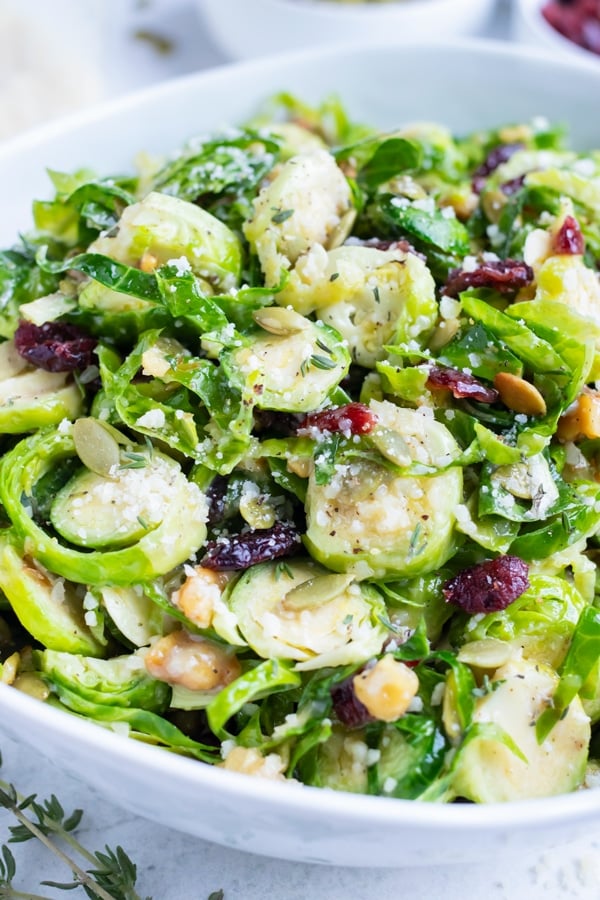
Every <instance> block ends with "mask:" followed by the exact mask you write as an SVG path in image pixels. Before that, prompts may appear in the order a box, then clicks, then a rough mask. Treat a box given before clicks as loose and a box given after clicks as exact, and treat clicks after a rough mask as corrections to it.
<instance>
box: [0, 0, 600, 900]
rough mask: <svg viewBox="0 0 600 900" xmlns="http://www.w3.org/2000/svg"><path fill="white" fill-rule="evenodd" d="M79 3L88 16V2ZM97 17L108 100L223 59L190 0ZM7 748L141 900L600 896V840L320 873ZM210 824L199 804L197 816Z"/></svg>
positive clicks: (53, 865)
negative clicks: (135, 810) (239, 847)
mask: <svg viewBox="0 0 600 900" xmlns="http://www.w3.org/2000/svg"><path fill="white" fill-rule="evenodd" d="M37 2H40V0H37ZM81 2H82V3H89V4H90V9H91V6H92V0H81ZM473 2H477V0H473ZM249 3H251V0H249ZM95 9H96V12H95V15H96V16H99V18H98V21H99V22H101V23H102V28H103V29H105V30H104V31H103V39H102V42H101V46H100V65H101V67H102V72H103V77H104V82H103V92H104V94H105V95H106V96H110V95H114V94H117V93H120V92H122V91H124V90H128V89H130V88H135V87H139V86H141V85H143V84H147V83H150V82H153V81H157V80H160V79H161V78H166V77H172V76H174V75H177V74H180V73H183V72H187V71H192V70H193V69H196V68H206V67H208V66H211V65H215V64H218V63H220V62H223V61H225V60H224V58H223V56H222V54H221V53H220V52H219V50H218V48H216V47H215V46H214V45H213V44H212V43H211V41H210V39H209V38H208V36H207V35H206V34H205V33H204V31H203V29H202V25H201V21H200V20H199V19H198V17H197V15H196V12H195V9H194V8H193V4H192V3H191V2H187V0H154V2H144V0H98V3H97V4H95ZM140 30H142V31H147V32H150V33H151V34H152V33H154V34H156V35H159V36H160V37H162V38H166V39H168V40H169V41H170V42H171V51H170V52H168V53H165V54H160V53H158V52H157V50H156V49H155V47H154V46H153V45H152V43H151V42H150V41H149V40H148V39H147V37H146V38H140V37H139V35H138V37H134V33H135V32H136V31H137V32H139V31H140ZM490 34H492V35H494V36H498V37H505V36H506V35H507V34H508V27H507V9H506V7H502V6H501V7H500V9H499V12H498V17H497V20H496V22H495V23H494V25H493V27H492V29H491V30H490ZM0 749H1V750H2V754H3V759H4V764H3V769H2V772H0V776H1V777H3V778H4V779H5V780H8V781H11V782H13V783H15V785H16V786H17V788H18V789H19V790H20V791H21V792H22V793H23V794H29V793H32V792H37V793H38V795H39V797H40V798H42V797H46V796H49V795H50V794H52V793H54V794H56V795H57V796H58V797H59V799H60V800H61V802H62V803H63V805H64V806H65V808H67V809H71V808H75V807H81V808H83V809H84V810H85V815H84V818H83V821H82V824H81V826H80V828H79V835H80V838H81V841H82V843H84V844H85V845H86V846H87V847H88V848H90V849H94V850H95V849H102V848H103V847H104V846H105V845H106V844H108V845H109V846H111V847H114V846H116V845H118V844H119V845H122V846H123V847H124V848H125V850H126V851H127V852H128V853H129V855H130V856H131V858H132V859H133V860H134V861H135V863H136V864H137V867H138V892H139V895H140V897H150V896H151V897H152V898H153V900H188V898H189V900H207V898H208V896H209V895H210V894H211V892H213V891H217V890H219V889H222V890H223V891H224V897H225V900H264V898H265V897H272V898H278V900H307V898H313V897H314V898H315V900H338V898H346V900H371V898H372V900H375V898H377V900H392V898H394V900H396V898H398V897H402V898H411V900H425V898H427V900H440V898H442V897H443V898H444V900H480V898H482V897H485V898H486V900H522V898H523V900H525V898H526V900H555V898H558V897H564V898H578V900H597V898H598V896H599V892H600V888H599V885H600V852H599V851H600V832H598V833H597V834H592V835H590V836H589V839H586V840H584V841H580V842H579V843H577V844H573V845H571V846H568V847H563V848H559V849H554V850H552V851H550V852H547V853H544V854H528V852H527V848H523V855H522V857H520V858H518V859H512V860H506V859H504V858H498V859H494V860H488V861H486V862H485V863H481V864H478V865H472V866H467V867H465V866H461V867H460V868H459V867H443V868H432V869H429V870H424V869H416V868H415V869H402V870H389V869H386V870H368V869H339V868H332V867H331V868H319V867H315V866H308V865H302V864H298V863H288V862H283V861H279V860H269V859H266V858H260V857H256V856H250V855H246V854H243V853H240V852H237V851H233V850H228V849H226V848H222V847H218V846H215V845H211V844H208V843H206V842H203V841H200V840H197V839H195V838H190V837H188V836H186V835H183V834H180V833H178V832H174V831H172V830H170V829H167V828H164V827H162V826H160V825H159V824H155V823H152V822H148V821H145V820H143V819H140V818H138V817H136V816H133V815H131V814H130V813H127V812H125V811H123V810H122V809H120V808H119V807H117V806H114V805H113V804H112V803H108V802H106V801H105V800H104V799H103V798H102V796H101V795H99V794H98V793H96V792H94V791H92V790H91V789H89V788H88V787H87V786H86V785H84V784H81V783H80V782H79V781H77V780H75V779H73V778H72V777H70V776H69V775H68V774H66V773H65V771H64V769H68V760H65V761H60V760H57V761H56V764H53V763H50V762H48V761H47V760H46V759H45V758H44V757H43V756H42V755H41V754H38V753H36V752H35V751H32V750H30V749H28V748H27V747H24V746H22V745H20V744H18V743H16V742H15V741H13V740H12V739H10V738H8V737H7V736H3V735H2V733H1V726H0ZM62 766H64V768H62ZM209 814H210V811H209V810H205V809H203V808H202V806H201V805H200V804H199V807H198V815H199V816H202V815H209ZM12 823H13V820H12V817H11V816H10V815H9V814H8V813H6V812H4V811H0V843H3V842H5V841H6V840H7V838H8V836H9V835H8V826H9V825H10V824H12ZM13 851H14V854H15V858H16V859H17V862H18V875H17V878H16V879H15V887H17V888H18V889H19V890H22V891H25V892H28V893H26V894H24V895H23V896H26V897H31V895H32V894H43V895H44V896H45V897H49V898H59V897H66V896H72V897H79V896H83V891H76V892H73V893H71V894H64V893H63V892H60V891H57V890H54V889H52V888H40V887H39V882H40V881H42V880H58V881H64V880H68V879H69V873H68V871H67V870H66V869H65V868H64V866H63V865H62V864H61V863H60V862H59V861H58V860H56V859H55V858H54V857H52V856H51V855H50V854H49V853H48V851H47V850H46V849H45V848H43V847H41V846H40V845H38V844H37V843H35V842H30V843H27V844H22V845H15V846H14V847H13Z"/></svg>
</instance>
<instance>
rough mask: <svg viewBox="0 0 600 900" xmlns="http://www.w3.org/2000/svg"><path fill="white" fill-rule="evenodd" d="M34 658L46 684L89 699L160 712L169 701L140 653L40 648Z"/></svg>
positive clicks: (163, 686)
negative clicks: (105, 654) (103, 654)
mask: <svg viewBox="0 0 600 900" xmlns="http://www.w3.org/2000/svg"><path fill="white" fill-rule="evenodd" d="M35 658H36V661H37V663H38V666H39V670H40V671H41V672H42V673H43V674H44V675H45V676H46V678H47V680H48V681H49V682H50V684H53V685H56V686H60V687H62V688H66V689H67V690H69V691H73V693H75V694H78V695H79V696H80V697H82V698H83V699H84V700H89V701H90V702H91V703H99V704H101V705H103V706H104V705H107V706H123V707H137V708H140V709H146V710H150V711H152V712H163V711H164V710H165V709H166V708H167V706H168V704H169V698H170V696H171V690H170V688H169V686H168V685H166V684H165V683H164V682H162V681H157V680H156V679H155V678H152V677H151V676H150V675H149V674H148V672H147V671H146V667H145V665H144V658H143V655H140V654H137V653H130V654H128V655H127V656H115V657H113V658H112V659H92V658H90V657H88V656H80V655H76V654H73V653H58V652H56V651H53V650H44V651H38V652H37V653H36V657H35Z"/></svg>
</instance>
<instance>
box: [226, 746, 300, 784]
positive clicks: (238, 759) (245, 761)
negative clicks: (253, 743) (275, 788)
mask: <svg viewBox="0 0 600 900" xmlns="http://www.w3.org/2000/svg"><path fill="white" fill-rule="evenodd" d="M221 767H222V768H223V769H229V771H231V772H241V773H242V774H243V775H254V777H255V778H273V779H275V780H277V781H279V780H283V779H284V778H285V776H284V774H283V772H284V769H285V762H284V760H283V759H282V758H281V756H279V754H278V753H269V754H267V756H263V755H262V754H261V752H260V751H259V750H256V749H255V748H254V747H233V748H232V749H231V750H230V751H229V753H228V754H227V756H226V757H225V760H224V762H222V763H221Z"/></svg>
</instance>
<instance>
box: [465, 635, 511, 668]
mask: <svg viewBox="0 0 600 900" xmlns="http://www.w3.org/2000/svg"><path fill="white" fill-rule="evenodd" d="M514 653H515V648H514V647H513V646H511V644H509V643H508V642H507V641H499V640H497V639H496V638H483V639H482V640H480V641H470V642H469V643H468V644H463V646H462V647H461V648H460V650H459V651H458V659H459V661H460V662H463V663H466V664H467V665H469V666H476V667H477V668H478V669H497V668H499V666H503V665H504V664H505V663H507V662H508V661H509V659H510V658H511V657H512V656H513V655H514Z"/></svg>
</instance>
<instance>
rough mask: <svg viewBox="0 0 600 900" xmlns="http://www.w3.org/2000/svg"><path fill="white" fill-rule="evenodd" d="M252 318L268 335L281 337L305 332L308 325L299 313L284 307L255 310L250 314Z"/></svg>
mask: <svg viewBox="0 0 600 900" xmlns="http://www.w3.org/2000/svg"><path fill="white" fill-rule="evenodd" d="M252 318H253V319H254V321H255V322H256V324H257V325H260V327H261V328H263V329H264V330H265V331H268V332H269V334H277V335H282V336H283V335H288V334H298V333H299V332H300V331H305V330H306V329H307V328H308V327H309V325H310V323H309V322H308V321H307V320H306V319H305V318H304V316H301V315H300V313H297V312H295V311H294V310H293V309H287V308H286V307H284V306H267V307H264V308H263V309H256V310H254V312H253V313H252Z"/></svg>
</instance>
